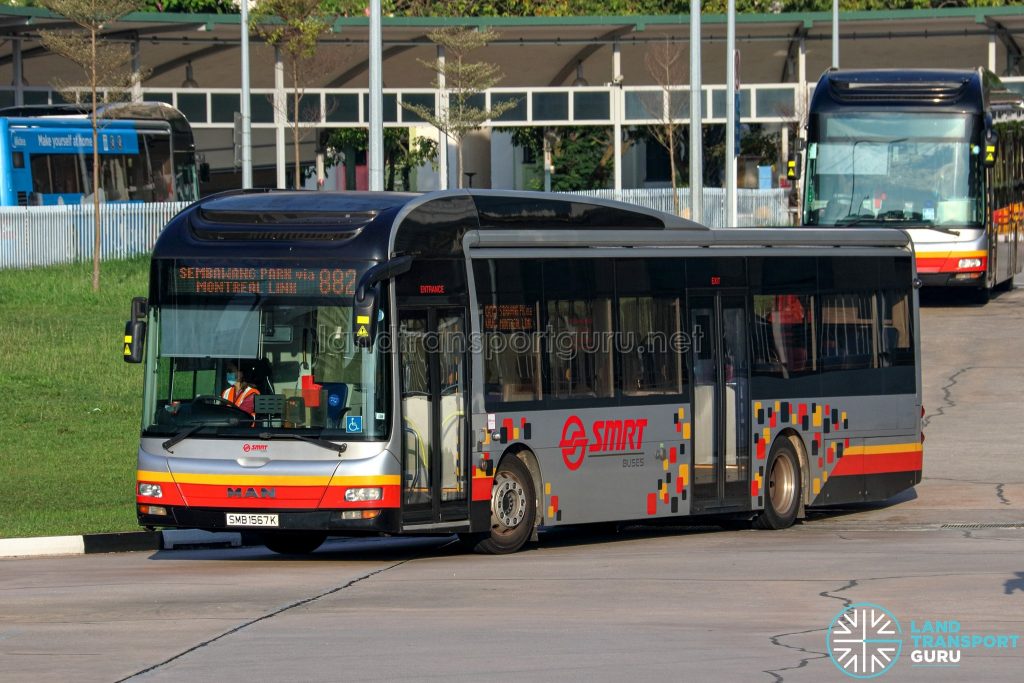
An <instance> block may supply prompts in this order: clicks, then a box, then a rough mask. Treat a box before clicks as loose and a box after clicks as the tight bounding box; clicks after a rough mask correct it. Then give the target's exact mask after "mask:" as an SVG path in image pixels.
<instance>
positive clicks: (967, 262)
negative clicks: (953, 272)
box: [956, 258, 981, 268]
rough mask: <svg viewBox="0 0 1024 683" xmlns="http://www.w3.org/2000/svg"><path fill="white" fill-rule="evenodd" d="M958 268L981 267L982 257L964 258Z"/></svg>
mask: <svg viewBox="0 0 1024 683" xmlns="http://www.w3.org/2000/svg"><path fill="white" fill-rule="evenodd" d="M956 267H957V268H981V259H980V258H962V259H960V262H959V263H958V264H957V266H956Z"/></svg>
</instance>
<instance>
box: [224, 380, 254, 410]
mask: <svg viewBox="0 0 1024 683" xmlns="http://www.w3.org/2000/svg"><path fill="white" fill-rule="evenodd" d="M259 393H260V392H259V391H258V390H257V389H256V388H255V387H246V388H245V389H242V391H241V392H239V391H238V389H236V388H235V385H234V384H232V385H231V386H230V387H228V388H227V389H225V390H224V393H223V394H222V396H223V397H224V398H226V399H227V400H229V401H231V402H232V403H234V404H235V405H236V406H238V407H239V408H241V407H242V404H243V403H245V399H247V398H249V397H250V396H253V395H257V396H258V395H259Z"/></svg>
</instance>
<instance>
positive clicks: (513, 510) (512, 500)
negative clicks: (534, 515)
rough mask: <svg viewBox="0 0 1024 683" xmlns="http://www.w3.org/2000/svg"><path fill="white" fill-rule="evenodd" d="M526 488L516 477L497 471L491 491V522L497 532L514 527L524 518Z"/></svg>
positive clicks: (503, 531)
mask: <svg viewBox="0 0 1024 683" xmlns="http://www.w3.org/2000/svg"><path fill="white" fill-rule="evenodd" d="M526 506H527V500H526V489H525V488H524V487H523V484H522V482H520V481H519V479H518V478H516V477H515V476H513V475H512V474H510V473H508V472H499V473H498V475H497V476H496V477H495V478H494V489H493V490H492V492H491V523H492V526H493V527H494V528H495V530H496V531H497V532H498V533H506V532H509V531H512V530H514V529H516V528H517V527H518V526H519V525H520V524H522V522H523V519H525V518H526Z"/></svg>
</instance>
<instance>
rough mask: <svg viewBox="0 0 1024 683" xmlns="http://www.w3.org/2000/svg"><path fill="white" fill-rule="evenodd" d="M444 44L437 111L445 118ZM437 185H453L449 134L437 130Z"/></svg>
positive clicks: (440, 54)
mask: <svg viewBox="0 0 1024 683" xmlns="http://www.w3.org/2000/svg"><path fill="white" fill-rule="evenodd" d="M444 59H445V52H444V45H438V46H437V65H438V67H440V68H439V69H438V73H437V112H438V118H439V119H441V120H444V119H445V118H446V117H447V115H448V90H447V87H448V86H447V84H446V83H445V78H444ZM437 187H438V189H439V190H447V189H448V188H449V187H451V183H450V182H449V180H448V134H447V133H445V132H444V131H443V130H438V131H437Z"/></svg>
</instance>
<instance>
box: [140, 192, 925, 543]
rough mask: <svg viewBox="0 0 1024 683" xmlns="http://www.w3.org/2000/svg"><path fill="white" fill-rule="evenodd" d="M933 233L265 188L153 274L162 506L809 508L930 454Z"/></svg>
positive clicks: (371, 529) (264, 515)
mask: <svg viewBox="0 0 1024 683" xmlns="http://www.w3.org/2000/svg"><path fill="white" fill-rule="evenodd" d="M919 340H920V335H919V321H918V313H917V291H916V288H915V276H914V255H913V251H912V248H911V245H910V242H909V239H908V237H907V235H906V234H905V233H903V232H902V231H898V230H888V229H877V228H876V229H820V230H818V229H814V230H812V229H798V230H794V229H771V228H764V229H729V230H710V229H707V228H705V227H703V226H700V225H697V224H696V223H692V222H690V221H685V220H683V219H680V218H677V217H675V216H671V215H668V214H662V213H658V212H655V211H650V210H647V209H642V208H639V207H636V206H631V205H627V204H621V203H617V202H611V201H604V200H599V199H592V198H581V197H568V196H564V195H554V194H543V193H530V192H512V191H493V190H457V191H440V192H433V193H427V194H404V193H387V192H379V193H358V192H348V193H324V192H288V191H242V192H230V193H225V194H221V195H215V196H211V197H207V198H205V199H203V200H201V201H199V202H197V203H195V204H193V205H192V206H191V207H189V208H187V209H186V210H184V211H182V212H181V213H180V214H178V215H177V216H176V217H175V218H174V219H172V220H171V222H170V223H169V224H168V225H167V227H166V228H165V229H164V231H163V232H162V233H161V235H160V238H159V240H158V241H157V244H156V246H155V248H154V251H153V258H152V272H151V278H150V291H149V294H148V297H145V298H143V297H138V298H137V299H135V300H134V301H133V305H132V314H131V318H130V320H129V321H128V323H127V325H126V328H125V344H124V357H125V360H126V361H128V362H135V363H141V364H142V365H143V369H144V374H145V380H144V390H143V418H142V434H141V441H140V446H139V451H138V470H137V481H136V491H135V496H136V505H137V512H138V519H139V523H140V524H141V525H142V526H145V527H149V528H175V527H182V528H199V529H206V530H219V531H223V530H232V531H248V532H254V533H257V534H260V536H261V538H262V540H263V541H264V542H265V543H266V545H267V546H268V547H269V548H271V549H272V550H274V551H277V552H283V553H304V552H311V551H312V550H314V549H316V548H317V547H318V546H319V545H320V544H321V543H322V542H323V541H324V539H325V538H327V537H328V536H347V535H359V534H433V535H437V534H445V535H450V534H458V535H459V537H460V538H461V539H462V540H464V541H465V542H467V544H469V545H471V546H473V547H474V548H475V549H476V550H478V551H480V552H488V553H506V552H513V551H516V550H518V549H519V548H521V547H522V546H523V544H524V543H526V542H528V541H530V540H531V539H534V540H535V539H536V538H537V531H538V529H539V528H541V527H545V528H549V527H556V526H559V525H574V524H586V523H594V522H631V521H641V522H645V523H647V522H655V523H656V522H665V521H673V520H678V519H680V518H682V517H685V516H688V515H705V516H707V518H709V519H711V520H714V521H718V522H721V523H723V524H747V523H752V524H753V525H754V526H757V527H760V528H765V529H779V528H784V527H787V526H789V525H791V524H793V522H794V521H795V520H796V519H798V518H802V517H804V516H805V514H806V511H807V509H809V508H811V507H814V506H830V505H839V504H844V503H850V502H863V501H880V500H886V499H888V498H890V497H891V496H893V495H894V494H896V493H898V492H900V491H902V490H905V489H907V488H910V487H912V486H914V485H916V484H917V483H919V482H920V479H921V471H922V457H923V455H922V453H923V450H922V441H923V436H922V434H921V416H922V407H921V374H920V362H919V358H920V351H919V348H920V341H919Z"/></svg>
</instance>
